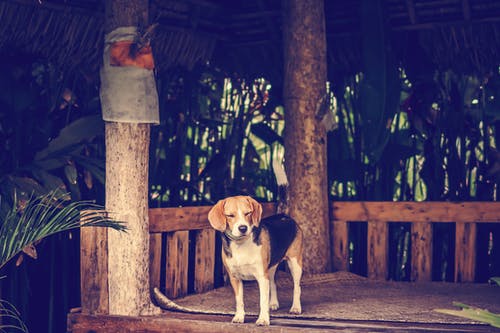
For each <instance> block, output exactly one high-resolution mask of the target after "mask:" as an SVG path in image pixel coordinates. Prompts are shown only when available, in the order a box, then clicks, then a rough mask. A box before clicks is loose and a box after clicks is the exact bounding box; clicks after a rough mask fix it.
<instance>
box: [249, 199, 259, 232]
mask: <svg viewBox="0 0 500 333" xmlns="http://www.w3.org/2000/svg"><path fill="white" fill-rule="evenodd" d="M247 198H248V201H250V204H251V205H252V207H253V212H252V224H253V225H255V226H256V227H258V226H259V224H260V219H261V218H262V205H261V204H260V203H258V202H257V201H256V200H255V199H254V198H252V197H247Z"/></svg>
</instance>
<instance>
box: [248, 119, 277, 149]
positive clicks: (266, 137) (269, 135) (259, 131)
mask: <svg viewBox="0 0 500 333" xmlns="http://www.w3.org/2000/svg"><path fill="white" fill-rule="evenodd" d="M251 131H252V134H254V135H256V136H258V137H259V138H260V139H262V141H264V142H265V143H267V144H268V145H272V144H273V143H274V142H279V143H281V144H282V145H283V144H284V143H283V138H282V137H281V136H279V135H278V133H276V132H275V131H274V130H273V129H272V128H271V127H269V125H267V124H266V123H264V122H260V123H256V124H252V127H251Z"/></svg>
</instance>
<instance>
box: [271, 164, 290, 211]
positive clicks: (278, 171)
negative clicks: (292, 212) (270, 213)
mask: <svg viewBox="0 0 500 333" xmlns="http://www.w3.org/2000/svg"><path fill="white" fill-rule="evenodd" d="M272 164H273V172H274V176H275V177H276V182H277V183H278V205H277V207H276V212H277V213H278V214H288V178H287V176H286V172H285V167H284V165H283V163H282V161H280V160H279V159H278V158H273V162H272Z"/></svg>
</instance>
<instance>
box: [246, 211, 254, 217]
mask: <svg viewBox="0 0 500 333" xmlns="http://www.w3.org/2000/svg"><path fill="white" fill-rule="evenodd" d="M252 213H253V212H248V213H245V216H248V215H251V214H252Z"/></svg>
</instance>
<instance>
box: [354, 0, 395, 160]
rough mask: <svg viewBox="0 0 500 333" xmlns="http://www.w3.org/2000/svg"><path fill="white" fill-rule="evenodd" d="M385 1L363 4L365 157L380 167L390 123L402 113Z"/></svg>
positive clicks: (361, 104) (371, 0) (368, 0)
mask: <svg viewBox="0 0 500 333" xmlns="http://www.w3.org/2000/svg"><path fill="white" fill-rule="evenodd" d="M385 30H386V29H385V26H384V15H383V3H382V1H381V0H363V1H362V2H361V35H362V37H361V44H362V50H363V51H362V52H363V54H362V61H363V68H364V75H363V79H362V82H361V86H360V94H359V100H358V103H359V110H360V113H361V125H362V133H363V144H364V151H365V154H366V155H367V156H368V158H369V161H370V163H372V164H376V163H377V162H378V161H379V160H380V157H381V155H382V152H383V150H384V148H385V146H386V145H387V143H388V141H389V136H390V123H391V120H392V118H393V117H394V115H395V113H396V112H397V111H398V106H399V100H400V93H401V82H400V79H399V72H398V69H397V67H396V64H395V62H394V60H393V57H392V55H391V53H390V45H389V41H388V37H387V34H386V31H385Z"/></svg>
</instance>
